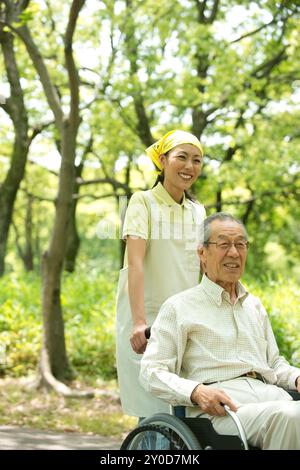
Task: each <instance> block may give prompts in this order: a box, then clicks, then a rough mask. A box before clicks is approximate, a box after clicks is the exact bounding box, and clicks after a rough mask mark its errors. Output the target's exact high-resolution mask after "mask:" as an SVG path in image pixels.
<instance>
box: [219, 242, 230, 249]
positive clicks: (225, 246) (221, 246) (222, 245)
mask: <svg viewBox="0 0 300 470" xmlns="http://www.w3.org/2000/svg"><path fill="white" fill-rule="evenodd" d="M219 247H220V248H222V249H224V250H226V249H227V248H229V243H220V244H219Z"/></svg>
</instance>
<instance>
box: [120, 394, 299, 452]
mask: <svg viewBox="0 0 300 470" xmlns="http://www.w3.org/2000/svg"><path fill="white" fill-rule="evenodd" d="M288 392H289V394H290V395H291V396H292V397H293V399H294V400H300V393H298V392H296V391H290V390H289V391H288ZM224 408H225V411H226V413H227V414H228V415H229V416H230V417H231V419H232V420H233V421H234V423H235V426H236V428H237V431H238V435H237V436H235V435H234V436H233V435H226V434H218V433H217V432H216V431H215V430H214V427H213V425H212V424H211V421H210V420H209V419H208V418H201V416H200V417H196V418H187V417H186V416H185V407H184V406H175V407H171V413H170V414H168V413H156V414H154V415H152V416H150V417H148V418H145V419H144V420H143V421H142V422H141V423H140V424H139V426H137V427H136V428H135V429H133V430H132V431H131V432H130V433H129V434H128V435H127V436H126V438H125V439H124V441H123V443H122V445H121V447H120V450H144V451H145V450H171V451H178V450H259V449H257V448H256V447H252V446H251V445H249V444H248V442H247V438H246V434H245V431H244V429H243V426H242V423H241V422H240V420H239V418H238V416H237V415H236V413H234V412H232V411H231V410H230V409H229V408H228V407H227V406H225V407H224Z"/></svg>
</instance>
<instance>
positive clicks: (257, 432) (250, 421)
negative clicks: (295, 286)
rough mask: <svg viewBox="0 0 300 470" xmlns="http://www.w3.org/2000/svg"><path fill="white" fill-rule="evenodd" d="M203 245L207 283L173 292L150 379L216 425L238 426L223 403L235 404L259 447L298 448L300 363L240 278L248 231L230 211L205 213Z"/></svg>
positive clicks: (156, 390)
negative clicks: (283, 348)
mask: <svg viewBox="0 0 300 470" xmlns="http://www.w3.org/2000/svg"><path fill="white" fill-rule="evenodd" d="M203 239H204V242H203V244H202V245H201V247H200V248H199V250H198V254H199V257H200V260H201V263H202V268H203V271H204V275H203V278H202V281H201V283H200V284H199V285H198V286H196V287H193V288H191V289H188V290H186V291H184V292H181V293H180V294H177V295H175V296H173V297H171V298H169V299H168V300H167V301H166V302H165V303H164V304H163V305H162V307H161V309H160V312H159V315H158V317H157V319H156V320H155V322H154V324H153V327H152V333H151V339H150V341H149V344H148V346H147V349H146V352H145V353H144V357H143V359H142V366H141V375H140V380H141V382H142V384H143V385H144V387H145V388H146V389H147V390H149V391H150V392H152V393H153V394H154V395H156V396H157V397H159V398H161V399H163V400H166V401H167V402H169V403H171V404H172V405H185V406H187V407H188V408H187V415H188V416H198V415H200V414H201V415H204V416H205V417H208V418H210V419H211V421H212V424H213V426H214V428H215V429H216V431H217V432H219V433H221V434H236V429H235V426H234V424H233V422H232V420H231V419H230V417H228V416H226V414H225V411H224V407H223V405H228V406H229V408H230V409H231V410H233V411H236V412H237V415H238V417H239V418H240V420H241V422H242V424H243V426H244V429H245V432H246V435H247V439H248V442H249V443H250V444H251V445H253V446H256V447H259V448H261V449H300V402H295V401H292V398H291V396H290V395H289V394H288V393H287V392H286V391H285V390H284V388H286V389H294V390H298V392H300V369H297V368H296V367H292V366H291V365H289V364H288V362H287V361H286V360H285V359H284V358H283V357H281V356H280V355H279V351H278V347H277V344H276V340H275V338H274V335H273V332H272V328H271V325H270V322H269V319H268V316H267V313H266V311H265V309H264V307H263V305H262V304H261V302H260V300H259V299H258V298H256V297H254V296H253V295H251V294H250V293H248V292H247V290H246V289H245V287H244V286H243V285H242V284H241V283H240V282H239V279H240V278H241V276H242V274H243V271H244V267H245V262H246V258H247V249H248V241H247V233H246V230H245V227H244V226H243V224H242V223H241V222H240V221H239V220H237V219H235V218H234V217H232V216H231V215H230V214H225V213H222V212H220V213H217V214H214V215H212V216H210V217H208V218H207V219H206V220H205V221H204V234H203Z"/></svg>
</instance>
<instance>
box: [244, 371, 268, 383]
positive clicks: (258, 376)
mask: <svg viewBox="0 0 300 470" xmlns="http://www.w3.org/2000/svg"><path fill="white" fill-rule="evenodd" d="M240 377H250V378H251V379H256V380H260V381H261V382H265V378H264V377H263V376H262V375H261V374H260V373H259V372H255V370H250V371H249V372H246V374H243V375H240Z"/></svg>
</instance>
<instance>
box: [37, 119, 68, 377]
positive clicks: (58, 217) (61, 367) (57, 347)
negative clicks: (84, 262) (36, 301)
mask: <svg viewBox="0 0 300 470" xmlns="http://www.w3.org/2000/svg"><path fill="white" fill-rule="evenodd" d="M74 131H75V130H74V129H72V126H70V123H69V121H68V120H65V121H64V126H63V131H62V152H61V154H62V163H61V169H60V174H59V190H58V197H57V203H56V211H55V220H54V227H53V232H52V238H51V241H50V246H49V249H48V250H47V251H46V253H45V254H44V256H43V264H42V279H43V293H42V298H43V301H42V309H43V320H44V335H43V350H44V351H43V353H42V359H44V358H45V357H47V358H48V359H49V364H50V370H51V373H52V374H53V375H54V377H56V378H57V379H67V378H69V377H70V372H71V371H70V366H69V363H68V359H67V353H66V345H65V336H64V322H63V317H62V309H61V301H60V291H61V273H62V267H63V261H64V258H65V252H66V246H67V237H66V233H68V224H69V221H70V218H71V209H72V196H73V187H74V160H75V139H76V132H74ZM42 366H43V361H41V367H42Z"/></svg>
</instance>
